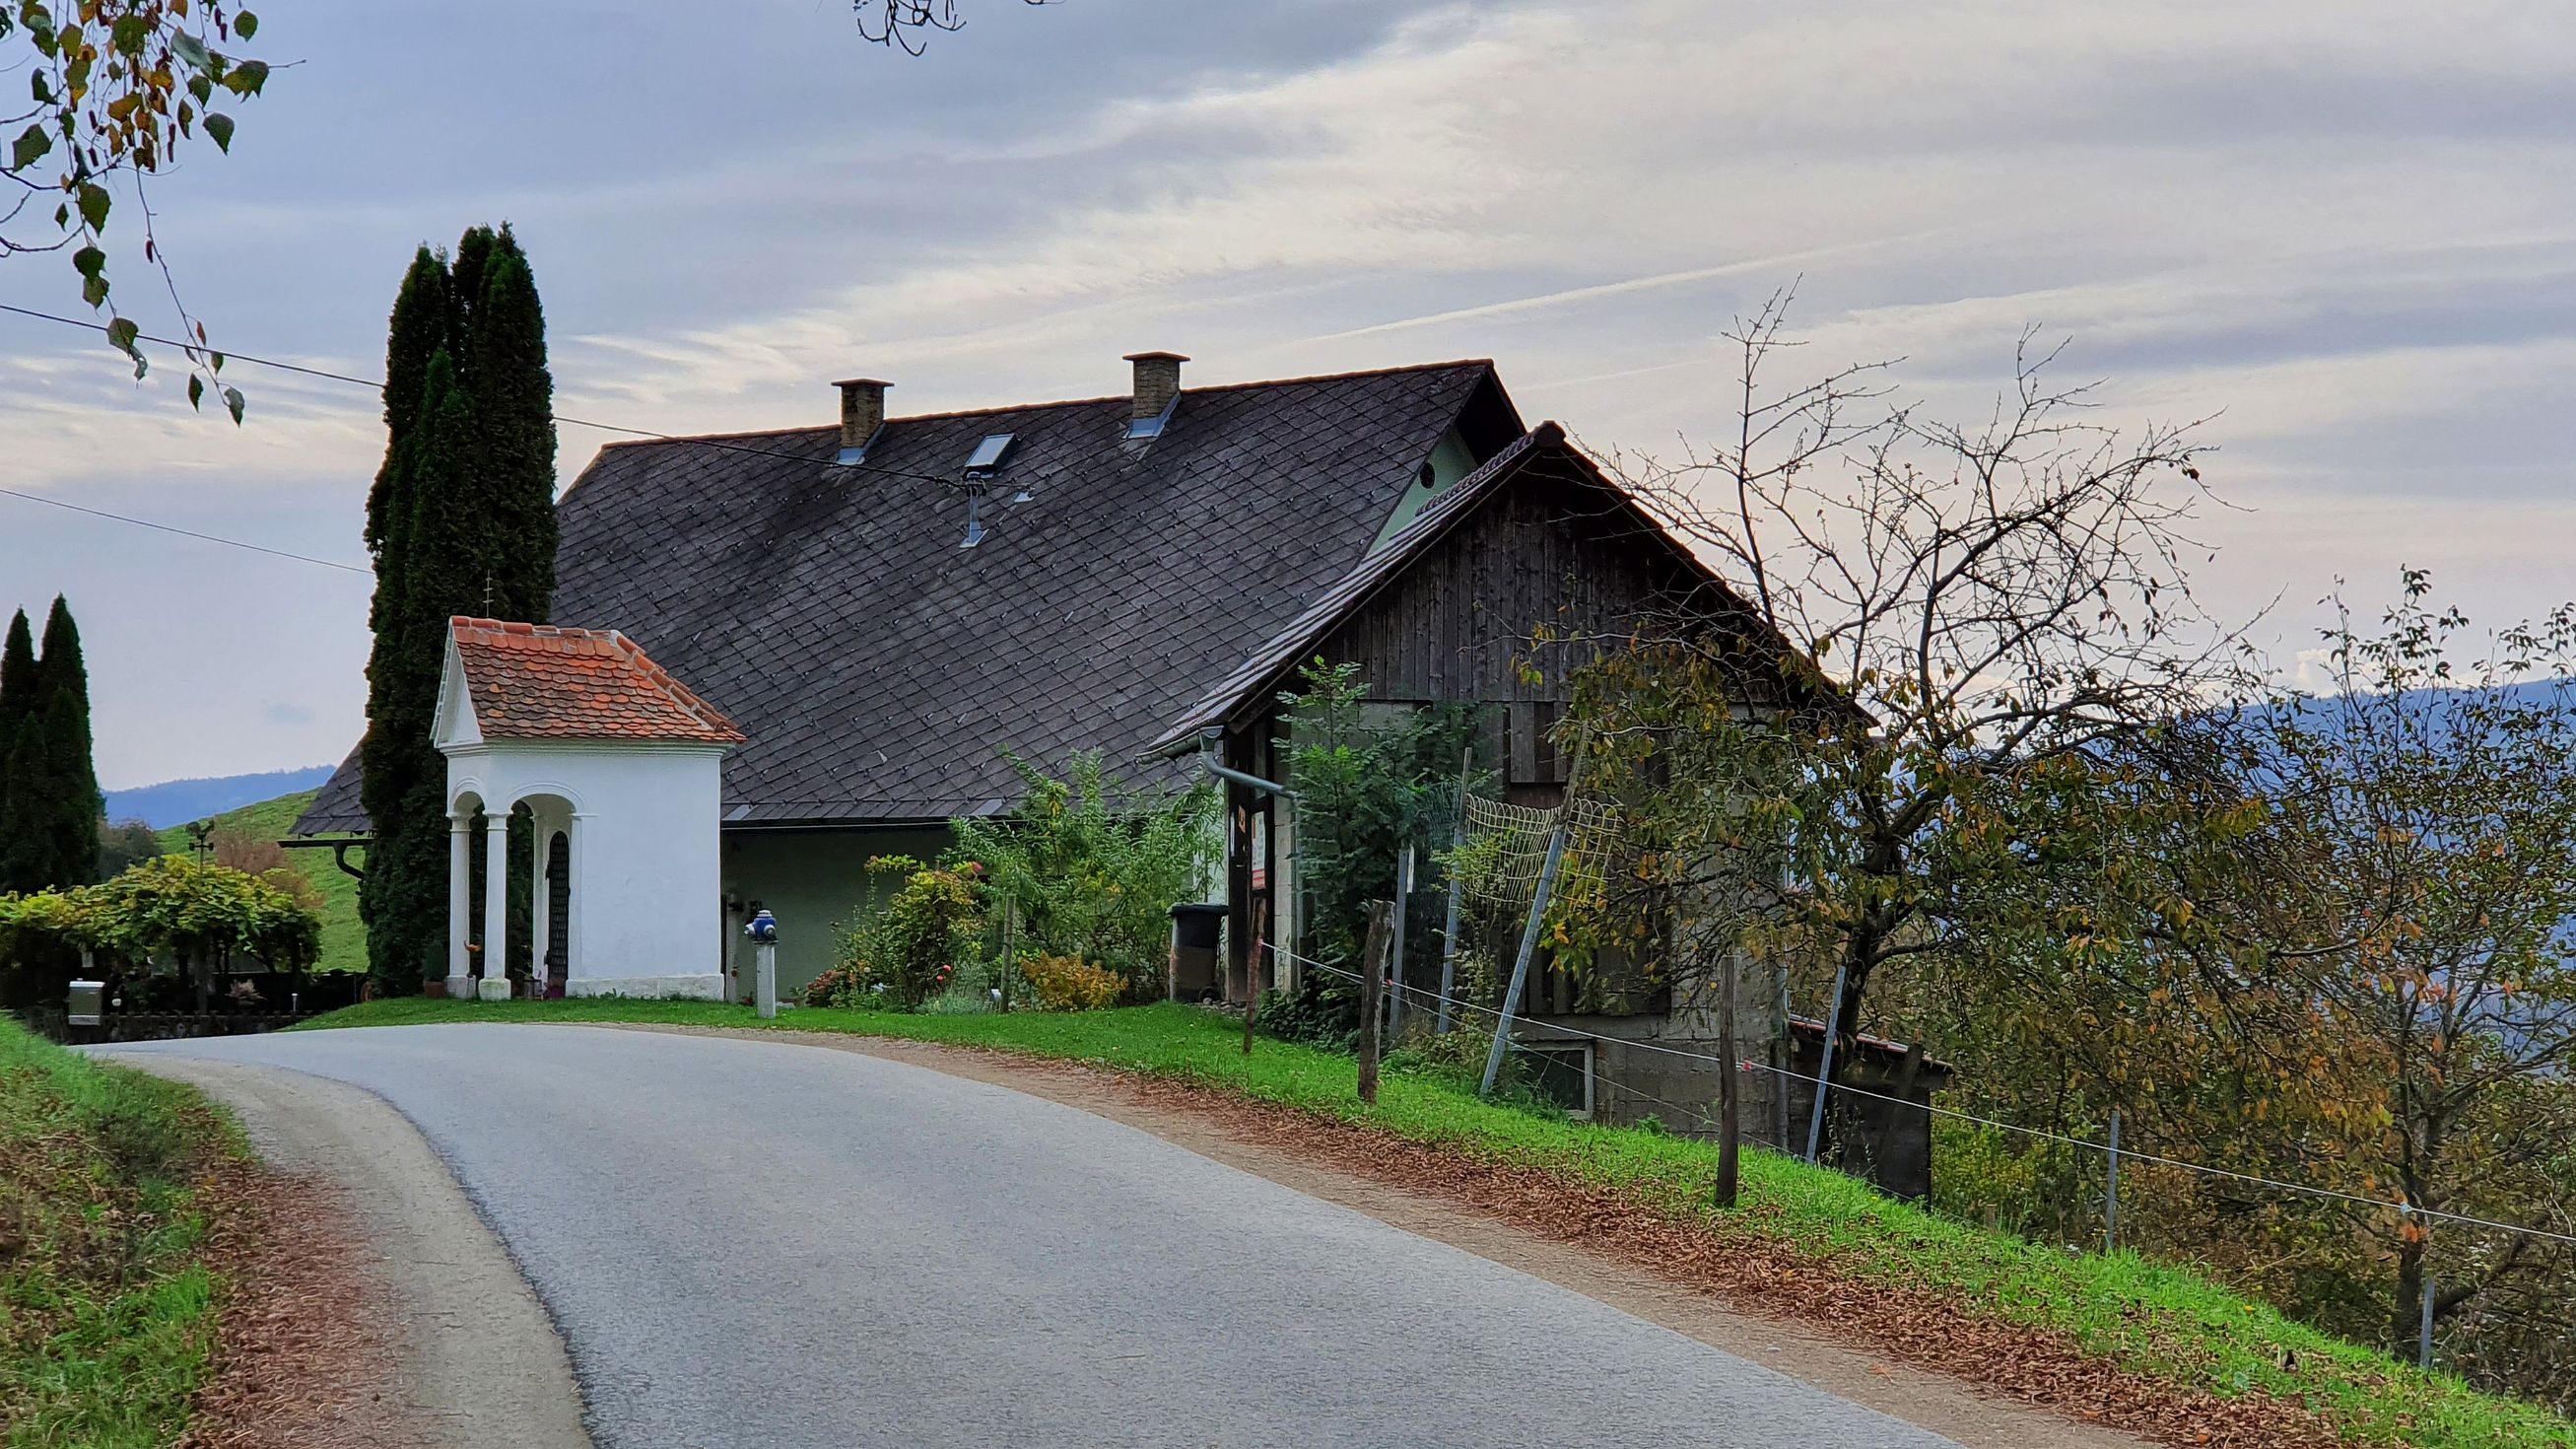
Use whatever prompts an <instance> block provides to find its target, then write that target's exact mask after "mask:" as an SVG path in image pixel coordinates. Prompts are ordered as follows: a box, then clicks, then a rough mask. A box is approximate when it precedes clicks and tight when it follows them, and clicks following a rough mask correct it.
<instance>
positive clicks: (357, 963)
mask: <svg viewBox="0 0 2576 1449" xmlns="http://www.w3.org/2000/svg"><path fill="white" fill-rule="evenodd" d="M314 794H315V792H314V791H311V790H304V791H300V792H298V793H296V794H293V795H280V796H278V797H277V798H276V799H274V800H262V801H260V802H259V803H258V804H256V805H244V806H242V807H241V808H239V809H237V810H228V811H226V812H224V813H223V814H221V815H218V816H216V817H214V818H215V822H216V823H217V824H219V825H242V826H246V827H248V828H249V829H250V830H251V831H252V833H254V834H256V835H257V836H258V837H259V838H260V839H262V840H284V839H285V838H286V836H287V833H288V832H289V831H291V830H293V829H294V828H295V818H296V817H297V816H299V815H302V814H303V813H304V807H305V806H307V805H310V804H312V803H313V796H314ZM161 848H162V849H163V850H167V851H171V852H174V853H175V852H179V851H184V850H186V849H187V848H188V827H187V826H185V825H173V826H171V827H170V828H169V829H167V830H164V831H162V832H161ZM286 863H287V865H288V867H289V868H290V869H292V870H294V871H295V872H296V873H297V874H299V875H301V876H303V877H304V878H305V879H306V880H308V881H310V882H312V884H313V888H314V889H315V890H317V891H319V892H321V894H322V956H321V959H320V960H319V961H318V962H316V963H315V965H314V968H313V969H315V970H317V971H364V970H366V969H367V928H366V926H365V925H364V924H362V923H361V922H360V921H359V920H358V879H357V877H355V876H353V875H349V874H348V873H346V872H344V871H342V870H341V869H340V867H339V866H337V865H334V864H333V863H332V861H331V852H329V851H327V850H290V851H288V852H287V853H286ZM358 863H359V864H364V863H365V857H364V852H360V855H359V860H358Z"/></svg>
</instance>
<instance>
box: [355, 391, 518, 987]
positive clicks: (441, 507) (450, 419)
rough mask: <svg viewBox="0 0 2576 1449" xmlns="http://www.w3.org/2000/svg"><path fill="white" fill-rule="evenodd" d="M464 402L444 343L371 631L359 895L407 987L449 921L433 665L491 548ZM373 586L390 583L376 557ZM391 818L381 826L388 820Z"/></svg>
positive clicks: (475, 593) (423, 970) (380, 955)
mask: <svg viewBox="0 0 2576 1449" xmlns="http://www.w3.org/2000/svg"><path fill="white" fill-rule="evenodd" d="M475 439H476V433H475V419H474V404H473V400H472V399H471V398H469V397H467V396H466V394H465V390H464V388H463V386H462V385H460V383H459V382H458V379H457V375H456V364H455V362H454V361H453V360H452V359H451V358H450V357H449V355H448V352H447V349H445V348H444V347H442V348H440V349H439V350H438V351H437V352H436V353H435V354H434V355H433V356H432V357H431V358H430V362H429V366H428V368H427V370H426V372H425V373H424V376H423V381H422V388H421V407H420V415H419V418H418V419H417V420H416V421H415V422H414V423H413V425H412V427H411V429H410V431H409V433H408V434H407V435H406V437H405V438H404V440H403V447H402V452H403V457H402V461H401V465H400V472H399V476H400V480H401V487H400V490H399V493H398V497H399V498H400V500H401V501H403V502H405V503H407V504H408V506H409V516H408V517H406V518H405V519H403V520H402V521H401V523H400V524H399V525H398V526H396V527H395V529H394V531H393V533H392V535H391V536H392V537H394V538H397V539H399V540H400V550H399V554H400V557H399V564H400V577H399V589H400V595H399V598H398V599H397V600H396V601H395V602H394V605H393V607H392V608H391V609H390V610H389V611H388V612H389V615H390V617H389V618H388V619H387V620H386V622H385V623H384V624H382V625H380V626H379V628H378V630H377V635H376V644H377V653H378V659H379V664H380V666H381V667H380V668H379V669H378V670H377V672H376V674H375V675H374V677H372V678H371V680H370V684H371V685H372V686H374V687H376V688H379V689H381V690H382V692H383V693H384V696H385V698H384V702H383V704H382V705H381V707H380V712H379V713H378V714H377V715H376V716H375V717H374V718H373V719H372V720H370V721H369V728H368V757H367V758H368V767H369V773H368V779H367V782H366V783H367V788H368V792H369V794H370V797H371V799H373V798H376V797H382V798H383V803H384V806H385V808H384V809H383V810H381V811H379V810H378V809H377V808H376V807H375V805H374V804H372V803H371V804H370V806H369V816H370V819H371V820H372V821H373V822H374V824H375V839H374V843H373V844H372V845H371V846H370V847H369V848H368V852H367V874H366V877H365V880H364V882H363V885H362V890H363V892H364V893H365V896H366V899H367V905H368V915H367V941H368V956H369V967H370V970H371V972H372V974H374V975H375V977H376V978H377V980H378V982H379V983H380V984H381V985H383V986H385V987H387V988H390V989H395V990H412V989H416V988H417V987H418V986H419V984H420V981H421V978H422V977H423V976H424V975H435V974H444V973H443V971H441V970H440V969H439V967H438V963H439V961H440V960H441V957H442V953H443V951H444V944H445V941H446V920H447V848H448V847H447V820H446V815H447V808H446V794H447V763H446V761H445V759H444V758H443V757H441V756H440V754H439V753H438V747H437V746H436V745H435V744H433V743H432V742H431V737H430V727H431V724H432V722H433V721H434V719H435V717H436V714H437V710H438V673H439V669H440V666H441V665H442V664H443V663H444V662H445V658H446V652H447V621H448V619H449V617H450V616H451V615H455V614H471V613H476V612H478V611H479V608H480V604H481V600H482V597H483V594H484V591H485V587H486V579H487V577H488V574H489V570H490V564H489V562H488V556H489V554H490V552H491V523H490V520H489V519H488V518H487V517H486V516H485V510H484V509H483V508H482V507H481V506H479V505H480V500H479V499H477V498H476V497H475V490H474V487H473V465H472V461H471V460H472V458H473V454H474V451H475V447H476V441H475ZM378 579H379V582H378V587H379V589H384V588H387V587H390V586H393V585H394V583H395V581H394V580H392V579H391V578H389V577H388V576H387V574H386V573H385V572H384V571H383V570H382V568H381V566H380V570H379V575H378ZM388 826H390V827H391V828H390V829H388V828H387V827H388Z"/></svg>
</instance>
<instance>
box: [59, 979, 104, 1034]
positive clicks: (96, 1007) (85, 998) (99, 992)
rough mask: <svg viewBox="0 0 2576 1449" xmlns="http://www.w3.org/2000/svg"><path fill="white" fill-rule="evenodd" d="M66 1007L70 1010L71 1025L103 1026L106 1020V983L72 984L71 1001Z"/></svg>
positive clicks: (79, 982)
mask: <svg viewBox="0 0 2576 1449" xmlns="http://www.w3.org/2000/svg"><path fill="white" fill-rule="evenodd" d="M66 1005H67V1006H68V1007H69V1008H70V1011H69V1015H70V1018H71V1024H72V1025H74V1026H98V1025H101V1024H103V1023H104V1022H105V1021H106V1019H107V983H106V982H104V981H75V982H73V983H72V994H71V999H70V1001H69V1002H67V1003H66Z"/></svg>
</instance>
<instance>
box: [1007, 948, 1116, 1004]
mask: <svg viewBox="0 0 2576 1449" xmlns="http://www.w3.org/2000/svg"><path fill="white" fill-rule="evenodd" d="M1020 975H1021V976H1022V977H1023V978H1025V979H1026V980H1027V981H1028V983H1029V990H1030V992H1031V993H1032V994H1034V995H1035V996H1036V997H1037V999H1038V1005H1039V1006H1041V1007H1043V1008H1045V1009H1046V1010H1048V1011H1098V1010H1100V1009H1101V1008H1103V1007H1109V1006H1116V1005H1117V1004H1118V998H1119V997H1120V996H1121V995H1122V994H1124V993H1125V992H1126V990H1127V979H1126V978H1125V977H1123V976H1121V975H1119V974H1118V973H1117V972H1115V971H1112V970H1110V969H1108V968H1107V967H1105V966H1095V965H1093V964H1092V963H1091V962H1089V961H1085V960H1083V959H1082V958H1081V957H1079V956H1030V957H1026V958H1024V959H1022V960H1021V962H1020Z"/></svg>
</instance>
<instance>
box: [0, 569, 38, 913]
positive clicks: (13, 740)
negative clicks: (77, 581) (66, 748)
mask: <svg viewBox="0 0 2576 1449" xmlns="http://www.w3.org/2000/svg"><path fill="white" fill-rule="evenodd" d="M43 707H44V701H43V700H41V699H39V698H38V697H37V686H36V638H35V635H34V634H33V633H32V632H30V631H29V630H28V628H27V611H26V610H24V609H20V610H19V611H18V612H17V614H16V615H15V616H14V617H12V618H11V619H10V620H9V639H8V642H7V643H6V644H0V833H6V832H8V831H9V829H10V824H11V822H10V818H9V813H8V801H9V779H10V775H11V773H12V766H11V765H10V761H9V757H10V752H11V751H12V750H13V749H14V748H15V747H16V745H17V743H18V727H19V726H20V725H22V724H24V723H26V721H27V720H28V718H29V717H30V716H32V715H34V714H36V713H37V712H38V711H39V710H41V709H42V708H43ZM6 849H7V847H6V846H5V845H0V851H5V850H6ZM8 889H10V886H9V883H8V880H7V878H6V876H5V874H0V891H6V890H8Z"/></svg>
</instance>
